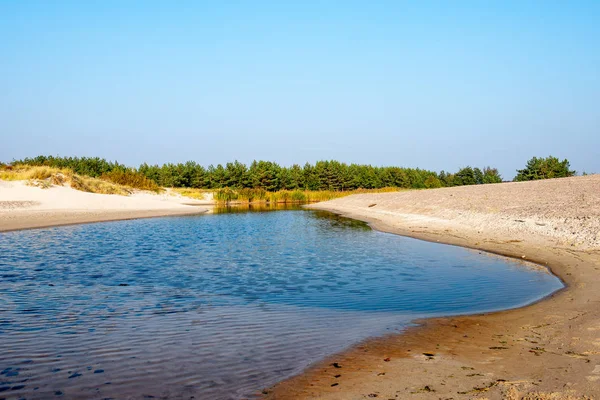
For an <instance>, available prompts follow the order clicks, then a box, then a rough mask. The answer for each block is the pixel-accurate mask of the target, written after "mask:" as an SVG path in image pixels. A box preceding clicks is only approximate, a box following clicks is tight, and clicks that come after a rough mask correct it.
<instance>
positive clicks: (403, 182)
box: [12, 156, 575, 192]
mask: <svg viewBox="0 0 600 400" xmlns="http://www.w3.org/2000/svg"><path fill="white" fill-rule="evenodd" d="M12 164H13V165H18V164H27V165H39V166H49V167H56V168H69V169H71V170H73V172H75V173H76V174H80V175H85V176H91V177H102V176H116V177H118V178H119V179H120V180H122V182H123V183H125V184H126V182H128V181H131V182H135V181H140V180H143V179H148V180H151V181H153V182H155V183H156V184H157V185H159V186H163V187H186V188H200V189H222V188H236V189H244V188H248V189H262V190H266V191H269V192H273V191H278V190H330V191H346V190H355V189H380V188H384V187H397V188H407V189H425V188H427V189H429V188H439V187H452V186H463V185H480V184H487V183H500V182H502V177H501V176H500V174H499V173H498V170H497V169H496V168H491V167H485V168H483V169H480V168H473V167H470V166H467V167H464V168H461V169H459V170H458V171H457V172H454V173H449V172H445V171H441V172H439V173H437V172H435V171H430V170H425V169H419V168H404V167H374V166H372V165H364V164H346V163H342V162H339V161H334V160H332V161H318V162H316V163H315V164H311V163H306V164H304V165H303V166H300V165H298V164H294V165H292V166H291V167H284V166H280V165H279V164H277V163H274V162H271V161H253V162H252V163H251V164H250V165H249V166H247V165H245V164H243V163H241V162H239V161H233V162H229V163H226V164H225V165H222V164H218V165H216V166H214V165H210V166H208V167H207V168H205V167H204V166H202V165H200V164H198V163H196V162H194V161H188V162H186V163H178V164H173V163H167V164H163V165H149V164H147V163H144V164H142V165H140V166H139V167H138V168H131V167H127V166H126V165H124V164H120V163H118V162H116V161H114V162H113V161H107V160H105V159H103V158H99V157H54V156H37V157H34V158H25V159H23V160H15V161H13V162H12ZM573 175H575V171H572V170H570V169H569V161H567V160H563V161H560V160H559V159H558V158H556V157H552V156H550V157H546V158H543V157H542V158H538V157H533V158H532V159H530V160H529V161H528V162H527V165H526V167H525V168H524V169H522V170H518V171H517V176H516V177H515V179H514V180H515V181H523V180H535V179H547V178H559V177H566V176H573Z"/></svg>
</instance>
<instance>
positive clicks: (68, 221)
mask: <svg viewBox="0 0 600 400" xmlns="http://www.w3.org/2000/svg"><path fill="white" fill-rule="evenodd" d="M194 208H195V210H181V209H172V210H171V209H163V210H126V211H121V210H89V211H81V212H78V211H58V210H51V211H45V210H44V211H26V212H12V213H11V215H10V219H8V218H7V219H5V220H3V221H2V224H1V225H0V234H1V233H5V232H13V231H22V230H29V229H43V228H52V227H57V226H69V225H81V224H94V223H99V222H115V221H127V220H132V219H146V218H163V217H177V216H190V215H199V214H204V213H207V212H209V209H208V208H200V207H197V206H194Z"/></svg>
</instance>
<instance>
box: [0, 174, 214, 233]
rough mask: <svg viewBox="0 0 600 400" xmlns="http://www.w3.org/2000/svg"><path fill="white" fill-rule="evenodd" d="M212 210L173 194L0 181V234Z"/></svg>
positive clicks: (202, 204) (197, 202)
mask: <svg viewBox="0 0 600 400" xmlns="http://www.w3.org/2000/svg"><path fill="white" fill-rule="evenodd" d="M211 208H212V206H211V205H209V204H207V203H206V202H200V201H194V200H192V199H188V198H184V197H181V196H177V195H174V194H172V193H166V194H161V195H157V194H151V193H136V194H133V195H131V196H119V195H104V194H93V193H85V192H80V191H77V190H74V189H71V188H68V187H60V186H55V187H51V188H49V189H40V188H37V187H31V186H27V185H26V184H25V182H20V181H18V182H6V181H0V232H7V231H14V230H22V229H33V228H46V227H51V226H62V225H74V224H83V223H93V222H107V221H118V220H126V219H138V218H155V217H168V216H183V215H194V214H202V213H205V212H208V211H209V210H210V209H211Z"/></svg>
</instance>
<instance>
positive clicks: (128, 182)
mask: <svg viewBox="0 0 600 400" xmlns="http://www.w3.org/2000/svg"><path fill="white" fill-rule="evenodd" d="M100 179H102V180H104V181H108V182H112V183H116V184H118V185H123V186H129V187H131V188H136V189H141V190H151V191H153V192H157V193H158V192H159V191H160V186H158V185H157V184H156V182H154V181H153V180H151V179H148V178H147V177H146V175H144V174H142V173H140V172H137V171H135V170H130V169H127V170H124V171H123V170H121V169H113V170H112V171H110V172H105V173H103V174H102V175H101V176H100Z"/></svg>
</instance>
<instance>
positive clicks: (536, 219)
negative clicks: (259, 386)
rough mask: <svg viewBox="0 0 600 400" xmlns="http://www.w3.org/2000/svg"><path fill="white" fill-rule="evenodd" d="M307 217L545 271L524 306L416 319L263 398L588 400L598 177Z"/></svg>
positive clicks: (595, 378) (599, 323)
mask: <svg viewBox="0 0 600 400" xmlns="http://www.w3.org/2000/svg"><path fill="white" fill-rule="evenodd" d="M310 208H313V209H321V210H328V211H332V212H335V213H338V214H341V215H344V216H348V217H351V218H355V219H359V220H362V221H366V222H368V223H370V224H371V226H372V227H373V228H374V229H378V230H381V231H385V232H391V233H396V234H400V235H405V236H411V237H415V238H418V239H423V240H428V241H433V242H441V243H447V244H451V245H457V246H463V247H469V248H472V249H477V250H482V251H487V252H491V253H497V254H502V255H506V256H509V257H515V258H519V259H525V260H528V261H533V262H536V263H539V264H542V265H545V266H547V267H548V268H550V269H551V271H552V272H553V273H554V274H556V275H557V276H559V277H560V278H561V279H562V280H563V282H564V283H565V284H566V288H565V289H564V290H561V291H559V292H557V293H555V294H554V295H552V296H550V297H548V298H546V299H544V300H542V301H540V302H538V303H536V304H533V305H530V306H527V307H524V308H520V309H515V310H508V311H502V312H497V313H491V314H484V315H473V316H459V317H447V318H437V319H429V320H422V321H416V326H415V327H412V328H409V329H408V330H407V331H406V332H404V333H403V334H400V335H391V336H386V337H381V338H375V339H371V340H368V341H365V342H363V343H360V344H358V345H356V346H354V347H352V348H350V349H348V350H347V351H345V352H342V353H340V354H336V355H333V356H330V357H328V358H327V359H326V360H323V361H321V362H319V363H317V364H315V365H313V366H311V367H310V368H309V369H308V370H306V371H305V372H304V373H302V374H301V375H298V376H296V377H293V378H291V379H289V380H286V381H284V382H281V383H279V384H278V385H276V386H275V387H273V388H270V389H267V390H265V391H264V392H263V394H264V395H265V397H266V398H268V399H369V398H382V399H455V400H456V399H490V400H492V399H508V400H516V399H552V400H558V399H594V398H600V290H599V288H600V176H599V175H595V176H586V177H575V178H566V179H554V180H548V181H537V182H525V183H504V184H496V185H484V186H470V187H458V188H445V189H437V190H427V191H412V192H401V193H384V194H367V195H356V196H350V197H347V198H341V199H336V200H333V201H330V202H325V203H319V204H315V205H311V206H310Z"/></svg>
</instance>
